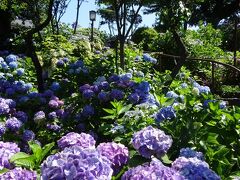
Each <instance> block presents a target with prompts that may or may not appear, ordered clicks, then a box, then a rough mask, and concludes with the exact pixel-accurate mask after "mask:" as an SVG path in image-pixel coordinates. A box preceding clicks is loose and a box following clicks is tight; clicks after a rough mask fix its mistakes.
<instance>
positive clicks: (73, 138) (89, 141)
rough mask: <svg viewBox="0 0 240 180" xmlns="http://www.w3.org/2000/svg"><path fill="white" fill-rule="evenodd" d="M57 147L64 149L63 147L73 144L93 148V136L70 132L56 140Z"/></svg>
mask: <svg viewBox="0 0 240 180" xmlns="http://www.w3.org/2000/svg"><path fill="white" fill-rule="evenodd" d="M57 143H58V147H59V148H60V149H64V148H65V147H71V146H74V145H78V146H81V147H83V148H95V143H96V141H95V140H94V138H93V137H92V136H91V135H89V134H86V133H81V134H78V133H75V132H70V133H68V134H66V135H65V136H63V137H62V138H61V139H59V140H58V142H57Z"/></svg>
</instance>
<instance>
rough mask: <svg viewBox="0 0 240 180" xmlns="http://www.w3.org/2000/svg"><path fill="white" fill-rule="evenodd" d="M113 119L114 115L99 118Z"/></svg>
mask: <svg viewBox="0 0 240 180" xmlns="http://www.w3.org/2000/svg"><path fill="white" fill-rule="evenodd" d="M115 118H116V116H115V115H112V116H104V117H101V119H115Z"/></svg>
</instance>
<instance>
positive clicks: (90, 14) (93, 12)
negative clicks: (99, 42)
mask: <svg viewBox="0 0 240 180" xmlns="http://www.w3.org/2000/svg"><path fill="white" fill-rule="evenodd" d="M96 14H97V13H96V11H93V10H92V11H89V18H90V21H92V24H91V39H90V40H91V50H92V51H93V23H94V21H96Z"/></svg>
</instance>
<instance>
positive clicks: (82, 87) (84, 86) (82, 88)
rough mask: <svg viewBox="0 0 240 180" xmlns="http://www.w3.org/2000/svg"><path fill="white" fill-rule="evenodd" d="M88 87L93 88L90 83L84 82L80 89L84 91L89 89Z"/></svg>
mask: <svg viewBox="0 0 240 180" xmlns="http://www.w3.org/2000/svg"><path fill="white" fill-rule="evenodd" d="M87 89H91V86H90V85H89V84H84V85H82V86H80V87H79V91H80V92H81V93H82V92H83V91H85V90H87Z"/></svg>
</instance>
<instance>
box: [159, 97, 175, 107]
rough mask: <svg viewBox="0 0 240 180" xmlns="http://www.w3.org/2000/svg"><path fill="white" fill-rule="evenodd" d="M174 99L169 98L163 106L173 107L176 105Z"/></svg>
mask: <svg viewBox="0 0 240 180" xmlns="http://www.w3.org/2000/svg"><path fill="white" fill-rule="evenodd" d="M174 101H175V99H174V98H168V99H167V100H166V101H165V102H164V103H163V104H162V105H163V106H171V105H172V104H173V103H174Z"/></svg>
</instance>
